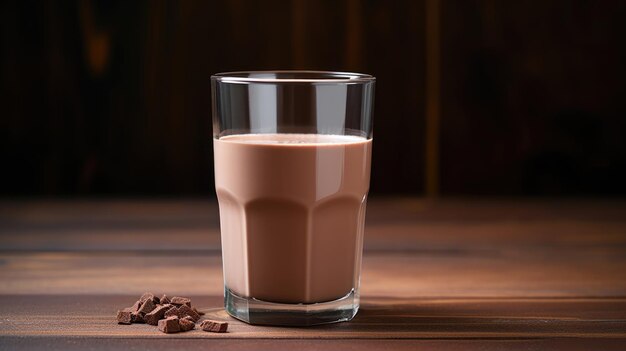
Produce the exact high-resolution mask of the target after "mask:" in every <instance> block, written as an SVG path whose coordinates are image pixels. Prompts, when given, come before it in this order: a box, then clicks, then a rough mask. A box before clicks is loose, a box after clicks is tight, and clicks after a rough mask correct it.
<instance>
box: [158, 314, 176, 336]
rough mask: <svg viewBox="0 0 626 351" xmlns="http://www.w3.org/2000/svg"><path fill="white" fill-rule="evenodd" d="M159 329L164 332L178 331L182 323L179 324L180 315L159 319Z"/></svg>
mask: <svg viewBox="0 0 626 351" xmlns="http://www.w3.org/2000/svg"><path fill="white" fill-rule="evenodd" d="M158 325H159V330H160V331H162V332H164V333H178V332H179V331H180V324H178V317H176V316H172V317H168V318H166V319H161V320H160V321H159V324H158Z"/></svg>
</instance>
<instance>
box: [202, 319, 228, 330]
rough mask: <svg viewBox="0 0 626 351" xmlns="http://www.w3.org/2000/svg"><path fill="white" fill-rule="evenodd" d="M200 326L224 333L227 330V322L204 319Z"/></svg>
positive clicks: (203, 328)
mask: <svg viewBox="0 0 626 351" xmlns="http://www.w3.org/2000/svg"><path fill="white" fill-rule="evenodd" d="M200 328H202V330H204V331H207V332H213V333H225V332H226V330H228V322H220V321H212V320H209V319H205V320H203V321H202V323H200Z"/></svg>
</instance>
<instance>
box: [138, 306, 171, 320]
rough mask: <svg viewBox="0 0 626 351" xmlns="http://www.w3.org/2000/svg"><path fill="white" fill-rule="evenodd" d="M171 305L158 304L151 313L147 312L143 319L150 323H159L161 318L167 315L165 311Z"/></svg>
mask: <svg viewBox="0 0 626 351" xmlns="http://www.w3.org/2000/svg"><path fill="white" fill-rule="evenodd" d="M170 308H171V307H170V306H169V305H158V306H157V307H156V308H155V309H153V310H152V312H150V313H146V315H145V316H144V317H143V320H144V321H145V322H146V323H147V324H150V325H158V324H159V320H160V319H163V318H164V317H165V312H166V311H167V310H168V309H170Z"/></svg>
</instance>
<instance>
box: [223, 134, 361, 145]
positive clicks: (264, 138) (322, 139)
mask: <svg viewBox="0 0 626 351" xmlns="http://www.w3.org/2000/svg"><path fill="white" fill-rule="evenodd" d="M219 140H220V141H223V142H235V143H245V144H269V145H296V146H297V145H301V146H308V145H327V144H352V143H364V142H367V139H365V138H363V137H359V136H353V135H334V134H287V133H285V134H235V135H227V136H223V137H221V138H219Z"/></svg>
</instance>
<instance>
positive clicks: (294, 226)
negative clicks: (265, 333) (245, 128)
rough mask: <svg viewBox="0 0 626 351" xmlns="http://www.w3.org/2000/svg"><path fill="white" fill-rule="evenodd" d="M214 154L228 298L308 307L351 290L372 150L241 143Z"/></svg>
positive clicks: (263, 140) (273, 140)
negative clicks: (248, 298) (237, 296)
mask: <svg viewBox="0 0 626 351" xmlns="http://www.w3.org/2000/svg"><path fill="white" fill-rule="evenodd" d="M214 149H215V184H216V190H217V196H218V199H219V207H220V225H221V233H222V255H223V261H224V278H225V284H226V287H227V288H229V289H230V290H231V291H233V292H234V293H235V294H237V295H239V296H242V297H252V298H256V299H259V300H263V301H269V302H278V303H313V302H325V301H332V300H335V299H339V298H341V297H343V296H345V295H347V294H348V293H350V291H351V290H352V289H353V288H356V287H357V286H358V284H359V282H358V279H359V272H360V267H361V252H362V246H363V228H364V221H365V203H366V200H367V192H368V189H369V182H370V158H371V150H372V141H371V140H366V139H365V138H361V137H355V136H340V135H319V134H242V135H231V136H226V137H222V138H220V139H215V140H214Z"/></svg>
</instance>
